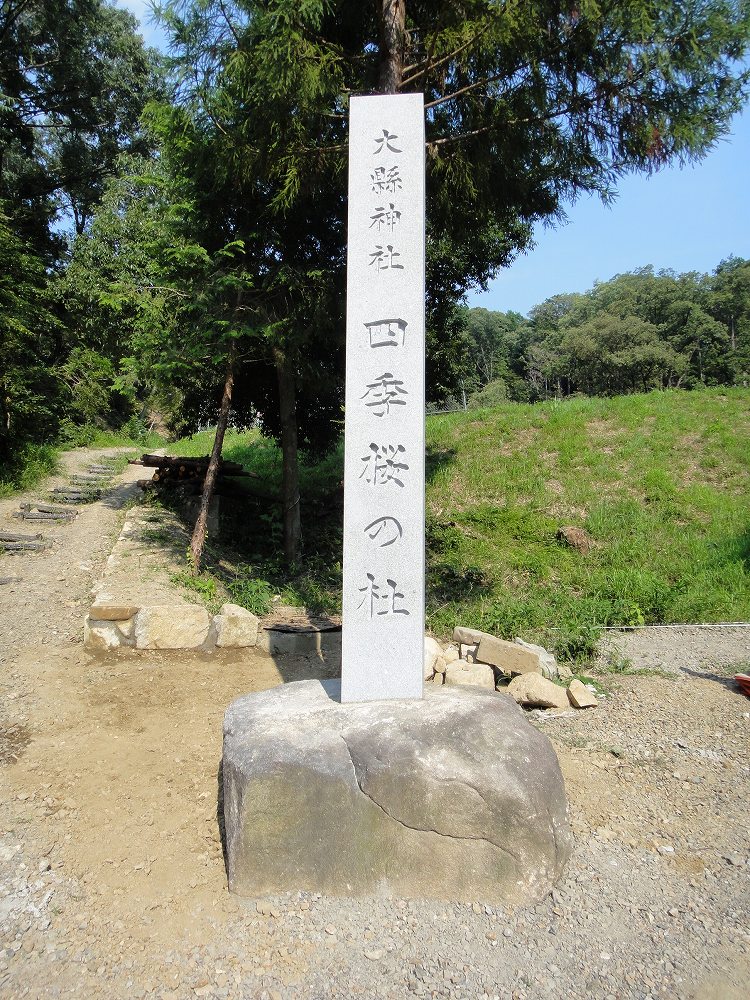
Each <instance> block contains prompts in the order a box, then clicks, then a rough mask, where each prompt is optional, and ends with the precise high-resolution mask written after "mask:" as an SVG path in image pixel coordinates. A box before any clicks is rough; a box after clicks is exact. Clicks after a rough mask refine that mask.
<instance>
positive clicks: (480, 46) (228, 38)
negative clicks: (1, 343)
mask: <svg viewBox="0 0 750 1000" xmlns="http://www.w3.org/2000/svg"><path fill="white" fill-rule="evenodd" d="M164 19H165V23H166V24H167V26H168V28H169V29H170V30H171V32H172V41H173V45H174V46H175V48H176V50H177V52H178V54H179V66H180V68H181V76H180V78H179V85H178V91H177V93H178V98H179V101H180V111H179V113H174V114H172V115H171V117H170V118H169V121H167V120H166V119H165V128H164V129H163V131H162V137H163V139H164V142H165V148H166V150H167V155H168V157H169V159H170V162H171V164H172V166H173V169H176V170H178V171H179V172H180V173H181V174H182V175H183V176H185V177H193V178H194V183H195V185H196V200H197V202H198V204H199V206H200V208H199V211H200V213H201V214H202V217H203V218H205V219H210V218H213V221H214V223H216V226H217V230H218V231H219V232H221V233H222V238H223V239H224V241H226V240H228V239H234V238H240V239H242V240H243V241H244V242H245V244H246V245H250V244H252V246H253V250H252V252H251V253H250V254H249V257H248V259H249V261H250V262H251V263H250V267H251V268H255V270H256V276H257V279H258V280H256V283H255V286H254V287H255V294H256V296H257V303H258V308H263V306H262V303H263V302H264V301H265V302H266V303H267V304H268V315H269V319H271V320H272V322H273V339H274V342H275V343H274V346H273V347H272V348H270V349H271V352H272V355H273V357H274V358H275V359H276V366H277V371H278V376H279V379H278V384H279V393H280V396H281V397H282V409H284V412H285V413H286V414H287V417H289V415H290V414H291V413H293V412H294V402H295V401H294V394H295V393H296V392H297V391H298V388H299V385H300V384H301V371H300V367H299V366H300V363H301V359H303V358H304V359H305V360H306V362H307V363H308V364H316V363H318V362H321V363H322V359H324V358H326V357H330V355H331V353H332V352H339V353H340V345H341V336H342V326H341V325H340V324H339V325H337V324H334V323H332V322H330V321H326V317H337V316H340V314H341V305H340V295H341V287H342V281H341V280H339V279H338V278H337V276H338V275H339V273H340V271H341V269H342V268H343V262H344V256H343V245H344V232H343V206H344V202H343V194H344V184H345V169H344V167H345V153H346V123H347V117H346V110H347V107H346V102H347V98H348V95H349V94H351V93H363V92H364V93H366V92H376V91H381V92H401V93H403V92H408V91H416V90H420V91H423V92H424V94H425V101H426V111H427V153H428V173H429V178H428V272H427V274H428V287H429V289H430V290H429V291H428V299H429V297H430V296H431V295H432V296H435V295H437V296H438V298H443V297H451V296H452V297H453V300H454V301H455V299H456V298H460V297H461V295H462V294H463V293H464V292H465V290H466V289H467V288H469V287H471V286H472V285H479V286H481V285H483V284H485V283H486V282H487V281H488V280H489V278H490V277H492V275H493V274H495V273H496V271H497V270H498V269H499V268H501V267H503V266H505V265H507V264H508V263H509V262H510V260H511V259H512V258H513V256H514V255H515V254H516V253H517V252H519V250H521V249H523V248H524V247H526V246H528V245H529V241H530V238H531V228H532V226H533V223H534V222H535V221H537V220H539V219H554V218H556V217H558V216H559V215H560V214H561V213H562V206H563V204H564V201H565V200H566V199H569V198H574V197H576V196H577V195H578V194H579V193H581V192H583V191H590V192H597V193H599V194H600V195H601V196H602V197H604V198H608V197H611V196H612V194H613V192H614V189H615V185H616V182H617V179H618V178H619V177H620V176H622V175H623V174H625V173H626V172H628V171H632V170H640V171H646V172H648V171H652V170H655V169H658V167H659V166H661V165H663V164H665V163H668V162H671V161H673V160H679V161H686V160H691V159H696V158H699V157H701V156H703V155H705V154H706V153H707V152H708V150H709V149H710V148H711V146H712V145H713V144H714V143H715V142H716V141H717V139H718V138H720V137H721V136H722V135H723V134H724V132H725V131H726V129H727V127H728V123H729V120H730V118H731V116H732V114H733V113H735V112H736V111H738V110H739V108H740V107H741V104H742V102H743V100H744V96H745V90H746V85H747V79H748V77H747V73H745V72H742V71H741V70H740V69H738V66H739V60H741V58H742V56H743V53H744V52H745V51H746V48H747V44H748V36H749V34H750V23H749V14H748V10H747V7H746V5H737V4H735V3H732V2H726V0H690V2H688V3H680V4H676V3H668V2H665V0H662V2H658V3H654V2H652V0H649V2H646V0H640V2H635V3H629V4H625V5H624V4H621V3H618V2H615V0H605V2H599V3H594V2H588V0H586V2H581V3H578V4H574V5H571V4H569V3H564V4H562V3H561V4H551V3H548V2H544V3H542V2H529V3H524V4H516V3H501V2H499V0H450V2H448V0H437V2H435V0H429V2H428V0H421V2H420V0H408V2H407V0H376V2H375V3H374V4H372V5H362V4H361V3H359V2H355V0H336V2H334V0H308V2H306V3H299V2H298V0H265V2H263V3H261V2H256V0H200V2H198V0H185V2H183V0H172V2H170V3H168V4H167V5H166V7H165V9H164ZM199 186H202V190H203V191H204V192H205V196H204V197H202V198H201V191H200V190H199V189H198V188H199ZM219 190H220V191H221V192H222V195H223V200H222V201H221V204H220V203H219V200H218V199H217V198H216V197H215V196H216V192H217V191H219ZM212 213H213V215H212ZM246 230H247V231H248V232H247V234H246ZM261 230H262V232H261ZM253 236H254V237H255V238H254V239H251V238H250V237H253ZM313 275H317V276H318V278H317V280H318V281H319V282H320V283H321V284H322V285H323V286H324V287H323V288H322V289H321V290H320V292H319V293H318V294H317V295H315V296H313V299H314V303H315V309H316V310H317V315H318V320H319V322H318V323H317V324H313V323H312V322H311V302H310V301H309V289H310V280H311V276H313ZM303 276H306V277H303ZM300 279H302V280H300ZM324 301H325V302H327V305H326V306H323V308H321V302H324ZM450 315H451V313H450V310H447V309H442V310H441V309H435V310H433V311H432V316H434V317H438V318H445V317H449V316H450ZM435 334H437V335H438V336H439V334H440V331H431V334H430V336H434V335H435ZM284 423H285V427H286V430H287V433H283V432H282V445H283V447H284V451H285V455H286V457H287V459H288V462H286V461H285V469H286V468H287V466H288V467H289V468H290V469H291V468H292V467H293V466H294V464H295V458H294V455H293V451H294V448H295V442H294V439H293V435H292V434H291V432H290V427H291V418H290V417H289V419H286V420H285V421H284ZM295 490H296V485H295V483H294V477H293V476H290V479H289V481H288V482H287V483H286V485H285V513H286V518H287V527H288V531H287V539H286V541H287V546H286V547H287V555H288V556H290V557H293V556H294V555H295V553H296V552H298V550H299V538H300V533H299V523H298V521H297V523H296V524H292V519H293V518H294V517H296V516H297V515H296V514H295V511H298V510H299V504H298V500H297V498H296V497H295Z"/></svg>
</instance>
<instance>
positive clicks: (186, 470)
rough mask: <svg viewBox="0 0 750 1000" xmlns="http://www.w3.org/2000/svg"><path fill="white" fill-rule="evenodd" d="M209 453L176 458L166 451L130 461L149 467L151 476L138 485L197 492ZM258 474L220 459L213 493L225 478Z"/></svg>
mask: <svg viewBox="0 0 750 1000" xmlns="http://www.w3.org/2000/svg"><path fill="white" fill-rule="evenodd" d="M208 462H209V456H208V455H205V456H203V457H201V458H176V457H174V456H170V455H142V456H141V457H140V458H137V459H131V461H130V464H131V465H142V466H145V467H146V468H152V469H153V470H154V473H153V475H152V477H151V479H139V480H138V485H139V486H140V487H141V489H147V488H148V487H150V486H166V487H177V486H180V487H187V488H188V490H189V491H190V492H200V491H201V490H202V489H203V483H204V481H205V478H206V471H207V469H208ZM230 477H231V478H236V477H242V478H254V479H256V478H258V477H257V476H256V475H255V474H254V473H252V472H247V471H246V470H245V469H243V468H242V466H241V465H240V464H239V463H238V462H227V461H224V460H223V459H222V460H221V461H220V464H219V472H218V477H217V481H218V486H217V493H218V492H223V488H224V487H227V486H229V484H227V483H226V480H227V479H228V478H230Z"/></svg>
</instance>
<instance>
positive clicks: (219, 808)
mask: <svg viewBox="0 0 750 1000" xmlns="http://www.w3.org/2000/svg"><path fill="white" fill-rule="evenodd" d="M216 823H217V825H218V827H219V837H220V838H221V854H222V858H223V859H224V872H225V874H226V877H227V879H228V878H229V855H228V852H227V828H226V823H225V822H224V758H223V757H222V758H221V760H220V761H219V767H218V770H217V772H216Z"/></svg>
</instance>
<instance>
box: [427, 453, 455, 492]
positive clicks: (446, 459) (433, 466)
mask: <svg viewBox="0 0 750 1000" xmlns="http://www.w3.org/2000/svg"><path fill="white" fill-rule="evenodd" d="M457 457H458V453H457V451H456V449H455V448H427V450H426V451H425V456H424V459H425V478H426V479H427V482H428V483H430V482H432V480H433V479H434V478H435V476H436V475H437V474H438V472H440V470H441V469H444V468H446V467H447V466H449V465H455V462H456V458H457Z"/></svg>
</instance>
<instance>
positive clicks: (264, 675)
mask: <svg viewBox="0 0 750 1000" xmlns="http://www.w3.org/2000/svg"><path fill="white" fill-rule="evenodd" d="M89 458H90V456H89V455H88V454H86V453H85V452H81V451H79V452H75V453H72V456H69V458H68V461H69V462H71V463H73V464H74V465H75V466H76V467H81V466H83V465H84V464H85V462H86V461H88V459H89ZM137 474H138V473H137V470H128V476H130V477H131V478H133V479H135V478H137ZM126 478H127V476H125V477H121V479H122V481H123V482H124V480H125V479H126ZM129 489H130V488H129V487H127V486H125V485H123V486H121V487H120V488H119V489H118V490H117V491H116V492H115V493H114V494H113V495H112V496H111V497H109V498H108V499H106V500H105V501H104V502H100V503H96V504H93V505H91V506H90V507H87V508H84V509H83V510H82V513H81V515H80V517H79V518H78V520H77V521H76V523H75V524H74V525H70V526H62V527H58V528H54V529H52V530H51V531H50V534H51V535H53V536H54V539H55V547H54V548H53V550H52V551H51V552H44V553H41V554H39V555H33V556H32V555H24V556H13V557H10V556H0V576H8V575H17V576H20V577H22V580H23V583H19V584H13V585H4V586H2V587H0V636H1V637H2V642H1V644H0V691H1V692H2V708H1V709H0V712H1V713H2V714H1V715H0V727H1V728H2V739H1V740H0V790H1V792H2V795H1V800H0V997H3V998H6V997H7V998H15V997H18V998H20V997H27V996H28V997H58V996H68V995H74V996H80V997H85V998H99V997H102V998H105V997H106V998H131V997H135V998H140V997H143V996H154V997H164V998H166V997H174V998H179V1000H191V998H193V997H217V998H235V997H236V998H240V997H242V998H258V1000H260V998H262V1000H279V998H283V1000H286V998H296V997H305V998H315V1000H323V998H327V997H342V998H343V997H346V998H350V997H363V998H370V997H386V998H403V997H408V996H411V995H412V994H413V995H415V996H435V997H448V998H465V1000H475V998H482V997H498V998H501V997H502V998H506V997H513V998H516V1000H535V998H543V997H544V998H546V997H550V998H551V997H554V998H559V997H581V998H582V997H602V998H604V997H613V998H618V1000H619V998H645V997H659V998H661V997H670V998H671V997H679V998H695V1000H704V998H715V1000H719V998H722V1000H740V998H744V997H746V996H748V995H750V889H749V884H750V865H749V857H750V848H749V845H748V828H749V826H750V806H749V805H748V787H750V786H749V783H748V776H749V769H748V758H747V750H748V745H749V741H748V737H749V736H750V701H748V700H747V699H745V698H743V697H742V696H741V695H739V694H738V693H736V692H735V691H734V690H733V689H732V687H731V684H730V682H729V681H728V679H727V675H726V671H725V670H715V669H713V668H712V667H711V666H710V665H709V664H707V663H705V662H704V663H703V664H702V665H699V666H696V667H691V670H692V672H691V673H687V672H680V673H679V674H676V675H675V676H673V677H669V678H664V677H629V676H624V677H620V678H617V679H615V680H609V679H608V680H607V683H608V685H609V686H610V697H608V698H607V699H605V700H604V701H603V702H602V704H601V707H600V708H599V709H596V710H593V711H591V712H589V713H578V714H576V715H574V716H572V717H565V718H558V719H556V720H554V721H551V720H549V721H540V720H538V719H534V724H535V725H539V726H540V727H541V728H543V729H544V731H545V732H547V733H548V735H550V737H551V739H552V740H553V743H554V745H555V748H556V750H557V752H558V755H559V757H560V761H561V765H562V768H563V772H564V775H565V779H566V784H567V787H568V791H569V795H570V800H571V815H572V823H573V829H574V832H575V835H576V847H575V851H574V856H573V858H572V861H571V863H570V865H569V867H568V870H567V872H566V874H565V877H564V878H563V880H562V881H561V883H560V885H559V887H558V888H557V890H556V891H555V893H554V894H553V895H552V896H551V897H550V898H548V899H546V900H545V901H543V902H542V903H541V904H539V905H538V906H537V907H535V908H534V909H532V910H529V911H525V912H524V911H521V912H516V913H508V912H505V911H504V910H503V909H502V908H497V907H489V906H484V905H483V903H482V901H480V900H478V901H476V903H475V904H474V905H473V906H466V905H454V904H444V903H435V902H425V901H419V902H415V901H404V900H393V901H387V900H382V899H364V900H339V899H331V898H320V897H319V896H317V895H316V894H311V893H299V894H285V895H280V896H278V897H275V898H273V899H269V900H262V901H258V902H257V904H256V903H246V902H242V901H239V900H237V899H235V898H232V897H230V896H229V895H228V893H227V891H226V879H225V872H224V865H223V857H222V850H221V841H220V836H219V826H218V823H217V800H218V768H219V763H220V757H221V718H222V714H223V712H224V709H225V708H226V706H227V705H228V703H229V702H230V701H231V700H232V699H233V698H234V697H236V696H237V695H239V694H242V693H245V692H247V691H250V690H259V689H261V688H265V687H269V686H272V685H274V684H278V683H280V682H282V681H289V680H292V679H297V678H302V677H307V676H313V675H314V674H315V672H316V667H315V665H313V664H311V663H308V662H306V661H303V660H300V661H294V662H290V661H285V662H282V663H280V664H277V663H275V662H274V660H273V659H271V658H270V657H268V656H265V655H261V654H255V655H247V654H246V653H242V654H229V653H223V654H213V655H211V656H207V655H195V654H192V653H191V654H179V653H170V654H166V653H159V652H154V653H151V652H144V653H142V654H140V655H138V656H137V657H134V656H132V655H131V656H127V657H125V656H123V657H120V658H118V657H116V656H110V657H108V658H106V659H100V658H97V657H94V656H92V655H90V654H88V653H87V652H86V651H84V649H83V647H82V641H81V640H82V623H83V615H84V611H85V606H86V604H87V601H88V591H89V589H90V587H91V584H92V582H93V581H94V580H95V579H96V578H97V577H98V575H99V574H100V572H101V568H102V566H103V562H104V560H105V558H106V555H107V554H108V551H109V548H110V547H111V544H112V541H113V539H114V537H115V535H116V531H117V529H118V526H119V523H120V520H121V519H122V516H123V515H122V510H121V505H122V503H125V502H127V498H128V490H129ZM16 507H17V501H16V500H14V501H13V502H10V501H2V502H0V523H6V522H5V520H4V519H5V517H6V515H7V513H8V510H9V509H10V508H14V509H15V508H16ZM8 523H10V522H8Z"/></svg>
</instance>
